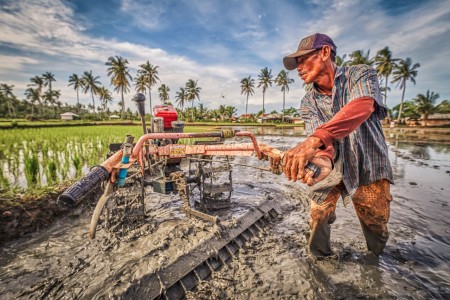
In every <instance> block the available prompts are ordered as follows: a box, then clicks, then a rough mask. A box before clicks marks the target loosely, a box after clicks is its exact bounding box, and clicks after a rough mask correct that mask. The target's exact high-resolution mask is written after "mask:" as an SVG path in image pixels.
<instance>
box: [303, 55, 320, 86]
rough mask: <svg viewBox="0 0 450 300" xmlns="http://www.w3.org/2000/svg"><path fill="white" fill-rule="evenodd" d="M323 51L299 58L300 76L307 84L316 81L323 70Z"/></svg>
mask: <svg viewBox="0 0 450 300" xmlns="http://www.w3.org/2000/svg"><path fill="white" fill-rule="evenodd" d="M320 53H321V50H320V49H319V50H316V51H314V52H311V53H308V54H306V55H303V56H300V57H297V64H298V65H297V72H298V76H300V78H301V79H302V80H303V81H304V82H305V83H306V84H310V83H313V82H315V81H316V79H317V78H318V75H319V74H320V73H321V71H322V69H323V61H322V59H321V55H320Z"/></svg>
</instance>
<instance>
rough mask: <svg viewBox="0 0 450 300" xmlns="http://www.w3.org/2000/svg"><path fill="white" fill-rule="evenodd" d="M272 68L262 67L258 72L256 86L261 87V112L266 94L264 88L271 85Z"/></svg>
mask: <svg viewBox="0 0 450 300" xmlns="http://www.w3.org/2000/svg"><path fill="white" fill-rule="evenodd" d="M272 77H273V76H272V69H270V70H269V69H268V68H267V67H266V68H264V69H261V73H259V75H258V78H259V83H258V86H257V87H262V89H263V109H262V110H263V113H264V112H265V109H264V102H265V96H266V90H267V88H269V86H272Z"/></svg>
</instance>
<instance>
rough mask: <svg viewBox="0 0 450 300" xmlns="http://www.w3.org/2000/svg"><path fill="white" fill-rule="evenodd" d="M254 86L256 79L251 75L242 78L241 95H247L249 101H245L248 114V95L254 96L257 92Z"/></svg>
mask: <svg viewBox="0 0 450 300" xmlns="http://www.w3.org/2000/svg"><path fill="white" fill-rule="evenodd" d="M254 87H255V80H254V79H253V78H252V77H251V76H248V77H246V78H243V79H242V80H241V95H245V96H247V101H246V102H245V114H248V112H247V108H248V97H249V96H252V95H253V94H254V93H255V91H254Z"/></svg>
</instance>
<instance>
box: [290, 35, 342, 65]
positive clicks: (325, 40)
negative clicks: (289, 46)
mask: <svg viewBox="0 0 450 300" xmlns="http://www.w3.org/2000/svg"><path fill="white" fill-rule="evenodd" d="M323 46H330V48H331V51H333V52H334V54H336V48H337V47H336V45H335V44H334V42H333V40H332V39H331V38H330V37H329V36H328V35H326V34H322V33H315V34H312V35H310V36H307V37H305V38H304V39H302V40H301V41H300V44H299V45H298V49H297V52H295V53H292V54H291V55H288V56H285V57H284V58H283V64H284V67H285V68H286V69H288V70H294V69H295V68H297V59H296V58H297V57H299V56H303V55H305V54H308V53H311V52H313V51H315V50H317V49H321V48H322V47H323Z"/></svg>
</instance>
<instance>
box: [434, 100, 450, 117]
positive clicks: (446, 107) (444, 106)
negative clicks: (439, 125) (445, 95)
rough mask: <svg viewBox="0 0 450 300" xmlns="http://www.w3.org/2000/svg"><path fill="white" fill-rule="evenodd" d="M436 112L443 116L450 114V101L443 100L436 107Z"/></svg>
mask: <svg viewBox="0 0 450 300" xmlns="http://www.w3.org/2000/svg"><path fill="white" fill-rule="evenodd" d="M436 112H438V113H441V114H448V113H450V101H448V100H443V101H442V102H441V103H439V104H438V105H436Z"/></svg>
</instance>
